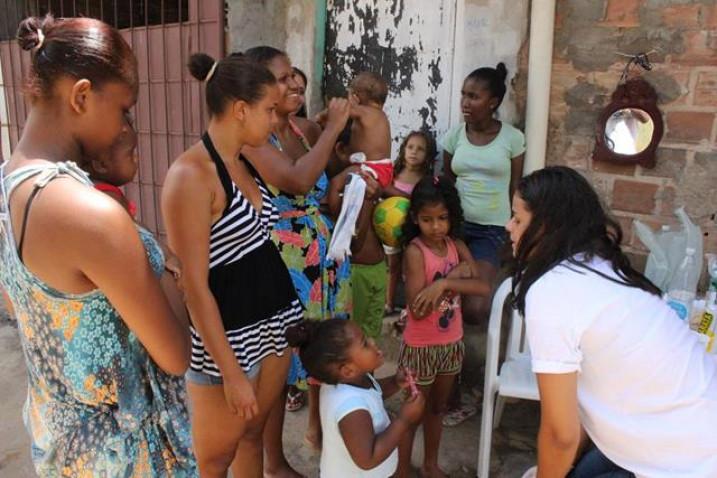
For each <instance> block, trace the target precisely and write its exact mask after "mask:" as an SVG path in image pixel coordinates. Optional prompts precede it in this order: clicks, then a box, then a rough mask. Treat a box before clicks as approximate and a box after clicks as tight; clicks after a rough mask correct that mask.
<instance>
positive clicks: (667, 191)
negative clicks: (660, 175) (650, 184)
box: [655, 186, 677, 216]
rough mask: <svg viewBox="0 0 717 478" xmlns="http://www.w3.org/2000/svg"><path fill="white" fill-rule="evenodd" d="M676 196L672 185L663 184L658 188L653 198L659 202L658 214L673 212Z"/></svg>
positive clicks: (664, 214) (665, 214) (666, 214)
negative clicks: (663, 185)
mask: <svg viewBox="0 0 717 478" xmlns="http://www.w3.org/2000/svg"><path fill="white" fill-rule="evenodd" d="M676 196H677V192H676V191H675V188H673V187H672V186H665V187H663V188H662V189H660V191H659V192H658V193H657V194H656V195H655V199H657V201H658V203H659V206H658V209H659V211H658V212H659V214H662V215H663V216H668V215H670V214H673V213H674V211H675V197H676Z"/></svg>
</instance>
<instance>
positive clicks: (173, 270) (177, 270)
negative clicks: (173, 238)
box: [162, 247, 184, 293]
mask: <svg viewBox="0 0 717 478" xmlns="http://www.w3.org/2000/svg"><path fill="white" fill-rule="evenodd" d="M162 249H164V269H165V270H166V271H167V272H169V273H170V274H172V277H174V281H175V282H176V283H177V289H179V290H180V292H182V293H184V286H183V283H182V262H181V261H180V260H179V257H177V256H176V255H174V252H172V251H171V249H169V247H163V248H162Z"/></svg>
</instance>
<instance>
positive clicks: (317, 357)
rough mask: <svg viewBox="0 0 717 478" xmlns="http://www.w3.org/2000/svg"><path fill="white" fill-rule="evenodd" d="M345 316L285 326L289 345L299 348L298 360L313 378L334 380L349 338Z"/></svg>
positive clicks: (349, 341) (328, 381)
mask: <svg viewBox="0 0 717 478" xmlns="http://www.w3.org/2000/svg"><path fill="white" fill-rule="evenodd" d="M348 323H349V322H348V320H346V319H328V320H322V321H315V320H303V321H301V322H299V323H298V324H297V325H294V326H292V327H289V328H288V329H286V339H287V341H288V342H289V345H290V346H292V347H298V348H299V357H300V358H301V363H302V364H303V365H304V367H305V368H306V371H307V372H309V375H311V376H312V377H313V378H315V379H317V380H319V381H321V382H323V383H328V384H336V383H337V377H336V369H337V368H338V366H340V365H341V364H343V363H345V362H346V361H347V359H348V357H347V353H348V349H349V346H350V345H351V340H350V337H349V336H348V334H347V333H346V325H347V324H348Z"/></svg>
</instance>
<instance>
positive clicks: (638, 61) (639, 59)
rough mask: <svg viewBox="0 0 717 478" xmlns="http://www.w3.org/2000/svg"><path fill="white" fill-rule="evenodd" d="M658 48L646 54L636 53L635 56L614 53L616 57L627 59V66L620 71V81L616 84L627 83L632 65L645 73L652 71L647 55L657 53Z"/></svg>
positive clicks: (618, 52)
mask: <svg viewBox="0 0 717 478" xmlns="http://www.w3.org/2000/svg"><path fill="white" fill-rule="evenodd" d="M659 51H660V49H659V48H653V49H652V50H650V51H648V52H647V53H636V54H629V53H623V52H620V51H616V52H615V54H616V55H620V56H624V57H626V58H629V60H628V62H627V64H626V65H625V68H623V70H622V75H620V81H619V83H618V84H620V85H622V84H623V83H625V82H626V81H627V77H628V75H629V74H630V69H631V68H632V66H633V65H638V66H639V67H641V68H642V69H643V70H645V71H650V70H652V63H650V59H649V55H652V54H653V53H657V52H659Z"/></svg>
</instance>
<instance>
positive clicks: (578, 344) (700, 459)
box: [525, 259, 717, 478]
mask: <svg viewBox="0 0 717 478" xmlns="http://www.w3.org/2000/svg"><path fill="white" fill-rule="evenodd" d="M588 265H589V266H590V267H592V268H593V269H596V270H598V271H600V272H601V273H603V274H606V275H608V276H610V277H613V278H616V277H617V276H616V275H615V273H614V272H613V271H612V267H611V265H610V263H609V262H607V261H605V260H603V259H594V260H593V261H591V262H590V263H589V264H588ZM525 315H526V317H525V319H526V327H527V336H528V341H529V345H530V350H531V355H532V361H533V363H532V365H533V371H534V372H535V373H550V374H562V373H570V372H578V383H577V387H578V390H577V393H578V404H579V411H580V420H581V423H582V425H583V427H584V428H585V431H586V432H587V433H588V435H589V436H590V438H591V439H592V440H593V442H595V444H596V446H597V447H598V448H599V449H600V450H601V451H602V452H603V453H605V455H606V456H607V457H608V458H610V459H611V460H612V461H613V462H615V463H616V464H617V465H619V466H621V467H622V468H625V469H626V470H629V471H631V472H633V473H635V474H636V475H637V476H638V477H649V478H662V477H664V478H686V477H690V478H693V477H694V478H697V477H704V478H715V477H717V359H716V358H715V356H714V355H710V354H707V353H705V352H704V346H703V345H701V344H700V343H699V340H698V338H697V335H696V334H695V333H694V332H692V331H691V330H690V329H689V327H687V325H686V324H685V323H684V322H682V321H681V320H679V319H678V318H677V315H676V314H675V313H674V312H673V311H672V309H671V308H670V307H669V306H667V305H666V304H665V303H664V302H663V301H662V300H661V299H660V297H657V296H655V295H652V294H649V293H647V292H645V291H643V290H641V289H636V288H632V287H626V286H623V285H620V284H616V283H615V282H612V281H610V280H608V279H605V278H603V277H600V276H599V275H598V274H596V273H594V272H591V271H587V270H585V269H583V268H580V267H576V266H574V265H570V264H567V262H563V263H562V264H560V265H558V266H557V267H555V268H553V269H552V270H550V271H549V272H547V273H546V274H545V275H543V276H542V277H541V278H540V279H538V280H537V281H536V282H535V283H534V284H533V285H532V287H531V288H530V289H529V290H528V294H527V297H526V302H525Z"/></svg>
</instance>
